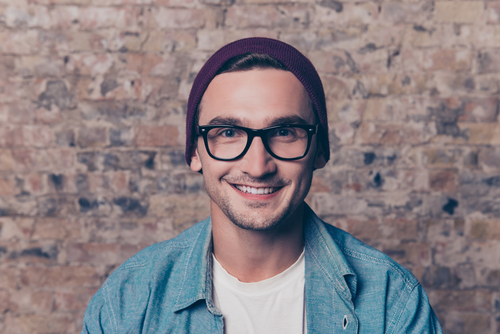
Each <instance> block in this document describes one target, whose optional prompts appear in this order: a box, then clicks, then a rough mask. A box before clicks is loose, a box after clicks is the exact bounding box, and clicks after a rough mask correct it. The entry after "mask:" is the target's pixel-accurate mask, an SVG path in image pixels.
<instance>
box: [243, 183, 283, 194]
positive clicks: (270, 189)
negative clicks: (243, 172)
mask: <svg viewBox="0 0 500 334" xmlns="http://www.w3.org/2000/svg"><path fill="white" fill-rule="evenodd" d="M233 186H234V187H235V188H236V189H238V190H239V191H241V192H244V193H246V194H253V195H268V194H272V193H274V192H277V191H278V190H280V189H281V187H263V188H254V187H249V186H242V185H239V184H233Z"/></svg>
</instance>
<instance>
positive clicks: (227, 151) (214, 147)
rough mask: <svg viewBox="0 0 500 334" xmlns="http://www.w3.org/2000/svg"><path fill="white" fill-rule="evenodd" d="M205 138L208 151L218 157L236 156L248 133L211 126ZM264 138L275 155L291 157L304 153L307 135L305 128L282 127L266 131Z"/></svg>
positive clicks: (285, 157) (241, 148) (241, 151)
mask: <svg viewBox="0 0 500 334" xmlns="http://www.w3.org/2000/svg"><path fill="white" fill-rule="evenodd" d="M206 138H207V139H206V140H207V144H208V148H209V150H210V153H212V155H213V156H215V157H216V158H219V159H233V158H236V157H237V156H239V155H240V154H241V153H243V151H244V150H245V147H246V146H247V142H248V134H247V133H246V132H245V131H244V130H242V129H237V128H225V127H217V128H212V129H210V130H209V131H208V133H207V136H206ZM264 140H266V141H267V146H268V147H269V149H270V150H271V151H272V153H274V154H275V155H276V156H278V157H280V158H284V159H293V158H297V157H300V156H303V155H304V154H305V152H306V151H307V146H308V141H309V136H308V133H307V130H306V129H303V128H299V127H283V128H276V129H272V130H270V131H268V132H267V133H266V135H265V139H264Z"/></svg>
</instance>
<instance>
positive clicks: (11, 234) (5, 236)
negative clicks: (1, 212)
mask: <svg viewBox="0 0 500 334" xmlns="http://www.w3.org/2000/svg"><path fill="white" fill-rule="evenodd" d="M33 225H34V220H33V219H32V218H10V217H0V227H1V231H0V240H28V239H29V236H30V234H31V233H32V230H33Z"/></svg>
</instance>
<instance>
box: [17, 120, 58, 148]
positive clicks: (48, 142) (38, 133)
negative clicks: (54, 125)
mask: <svg viewBox="0 0 500 334" xmlns="http://www.w3.org/2000/svg"><path fill="white" fill-rule="evenodd" d="M22 137H23V146H27V147H50V146H52V145H53V144H54V141H55V136H54V133H53V131H52V129H51V128H50V127H47V126H39V125H28V126H23V128H22Z"/></svg>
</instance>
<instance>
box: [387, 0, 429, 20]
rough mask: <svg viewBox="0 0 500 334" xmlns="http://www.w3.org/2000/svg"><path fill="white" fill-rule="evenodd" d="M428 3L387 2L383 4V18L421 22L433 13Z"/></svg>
mask: <svg viewBox="0 0 500 334" xmlns="http://www.w3.org/2000/svg"><path fill="white" fill-rule="evenodd" d="M432 10H433V8H432V6H431V5H429V4H428V3H399V2H392V3H385V4H383V6H382V18H383V19H384V20H385V21H389V22H394V23H413V22H420V21H422V20H423V19H425V18H426V17H428V16H429V14H430V13H432Z"/></svg>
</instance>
